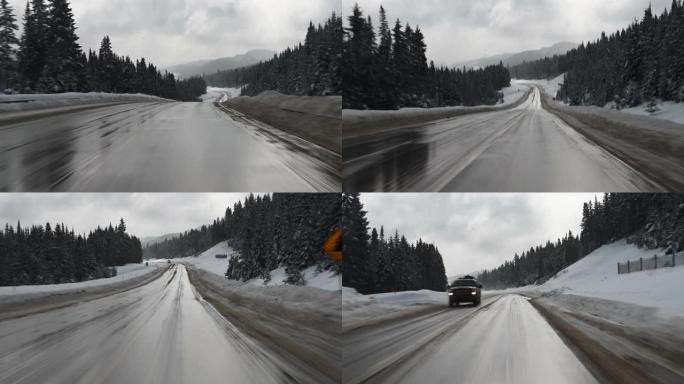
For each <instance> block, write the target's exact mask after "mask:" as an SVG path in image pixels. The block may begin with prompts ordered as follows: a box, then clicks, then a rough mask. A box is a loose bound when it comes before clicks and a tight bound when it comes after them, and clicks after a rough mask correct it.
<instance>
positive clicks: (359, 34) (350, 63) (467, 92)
mask: <svg viewBox="0 0 684 384" xmlns="http://www.w3.org/2000/svg"><path fill="white" fill-rule="evenodd" d="M347 20H348V23H349V26H348V27H347V28H345V30H344V41H343V79H344V92H343V103H344V107H345V108H352V109H398V108H401V107H439V106H455V105H465V106H472V105H480V104H496V103H497V102H499V101H501V100H502V97H503V95H502V94H501V93H500V92H498V91H499V90H500V89H502V88H504V87H507V86H509V85H510V80H511V79H510V75H509V73H508V69H506V68H505V67H504V66H503V64H501V63H500V64H499V65H495V66H489V67H486V68H480V69H465V68H463V69H451V68H447V67H436V66H435V64H434V62H430V63H429V64H428V61H427V58H426V56H425V51H426V44H425V39H424V36H423V33H422V32H421V30H420V28H418V27H416V28H415V29H414V28H412V27H411V26H410V25H409V24H406V25H405V26H404V25H402V24H401V22H400V21H399V20H397V21H396V23H395V25H394V27H393V28H391V29H390V25H389V23H388V21H387V15H386V13H385V9H384V8H383V7H380V23H379V24H380V25H379V27H378V31H377V34H376V31H375V29H374V27H373V23H372V19H371V17H370V16H368V17H364V15H363V12H362V11H361V9H360V8H359V6H358V4H356V5H355V6H354V9H353V11H352V15H351V16H349V17H348V18H347Z"/></svg>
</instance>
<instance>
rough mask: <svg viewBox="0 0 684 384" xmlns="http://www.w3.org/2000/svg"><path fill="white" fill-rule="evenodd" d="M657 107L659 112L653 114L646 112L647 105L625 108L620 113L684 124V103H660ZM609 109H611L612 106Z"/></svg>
mask: <svg viewBox="0 0 684 384" xmlns="http://www.w3.org/2000/svg"><path fill="white" fill-rule="evenodd" d="M656 106H657V109H658V110H657V111H655V112H652V113H651V112H648V111H647V110H646V104H643V105H639V106H636V107H633V108H623V109H621V110H620V112H624V113H629V114H632V115H640V116H650V117H655V118H656V119H661V120H669V121H673V122H675V123H679V124H684V103H675V102H674V101H660V102H658V103H657V105H656ZM607 107H608V108H610V105H609V106H607Z"/></svg>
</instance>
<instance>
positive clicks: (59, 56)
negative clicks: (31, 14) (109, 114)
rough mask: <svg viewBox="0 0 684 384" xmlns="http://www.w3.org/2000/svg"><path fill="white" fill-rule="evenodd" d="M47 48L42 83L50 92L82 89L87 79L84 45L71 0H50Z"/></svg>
mask: <svg viewBox="0 0 684 384" xmlns="http://www.w3.org/2000/svg"><path fill="white" fill-rule="evenodd" d="M51 3H52V6H51V7H50V12H49V17H48V25H49V28H48V44H49V45H48V48H47V55H46V62H45V67H44V68H43V72H42V74H41V79H40V82H41V87H42V88H43V89H44V90H45V91H47V92H54V93H60V92H73V91H79V90H80V89H81V86H82V84H83V83H84V81H85V67H83V65H82V63H81V60H80V59H81V54H82V52H81V46H80V45H79V44H78V36H76V25H75V22H74V16H73V13H72V12H71V7H70V5H69V2H68V0H51Z"/></svg>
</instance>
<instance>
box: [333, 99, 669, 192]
mask: <svg viewBox="0 0 684 384" xmlns="http://www.w3.org/2000/svg"><path fill="white" fill-rule="evenodd" d="M343 153H344V164H343V180H344V182H343V184H344V189H345V190H349V191H407V192H408V191H414V192H437V191H478V192H558V191H563V192H573V191H598V190H600V191H615V192H634V191H658V190H662V187H661V186H659V185H658V184H657V183H656V182H654V181H653V180H651V179H650V178H649V177H648V176H646V175H644V174H642V173H640V172H639V171H637V170H635V169H633V168H632V167H630V166H629V165H627V164H626V163H624V162H623V161H621V160H620V159H618V158H617V157H615V156H613V155H612V154H611V153H609V152H608V151H606V150H604V149H603V148H601V147H599V146H598V145H596V144H595V143H593V142H591V141H590V140H588V139H587V138H585V137H584V136H582V135H581V134H579V133H578V132H576V131H575V130H574V129H573V128H572V127H570V126H568V125H567V124H566V123H564V122H563V121H562V120H561V119H559V118H558V117H556V116H555V115H553V114H551V113H550V112H548V111H546V110H545V109H543V107H542V104H541V94H540V90H539V89H538V88H535V89H534V90H533V91H532V92H530V95H529V97H528V99H527V100H526V101H525V102H524V103H522V104H521V105H519V106H517V107H515V108H512V109H508V110H503V111H497V112H488V113H477V114H471V115H465V116H460V117H456V118H451V119H445V120H440V121H436V122H432V123H429V124H424V125H420V126H416V127H411V128H402V129H396V130H388V131H384V132H381V133H378V134H373V135H369V136H367V137H362V138H355V139H354V140H351V141H345V142H343Z"/></svg>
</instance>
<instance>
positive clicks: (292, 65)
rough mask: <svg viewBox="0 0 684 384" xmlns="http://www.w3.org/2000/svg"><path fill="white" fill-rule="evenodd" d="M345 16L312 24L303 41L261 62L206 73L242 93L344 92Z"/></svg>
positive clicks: (210, 80)
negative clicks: (343, 52) (343, 33)
mask: <svg viewBox="0 0 684 384" xmlns="http://www.w3.org/2000/svg"><path fill="white" fill-rule="evenodd" d="M341 45H342V18H341V17H338V16H337V15H336V14H335V13H333V14H332V16H331V17H330V18H329V19H328V20H327V21H326V22H325V23H324V24H323V25H320V24H319V25H318V26H314V25H313V23H310V24H309V29H308V31H307V34H306V40H305V41H304V44H301V43H300V44H299V45H297V46H296V47H294V48H288V49H286V50H285V51H283V52H280V53H279V54H277V55H275V56H274V57H273V59H271V60H268V61H265V62H261V63H259V64H256V65H253V66H249V67H244V68H238V69H233V70H228V71H218V72H216V73H214V74H211V75H207V76H205V79H206V81H207V83H209V84H212V85H215V86H219V87H236V88H237V87H242V95H243V96H255V95H258V94H259V93H261V92H263V91H268V90H274V91H278V92H280V93H284V94H287V95H309V96H329V95H340V94H341V92H342V75H341V72H340V71H341V60H342V54H341V52H342V46H341Z"/></svg>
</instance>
